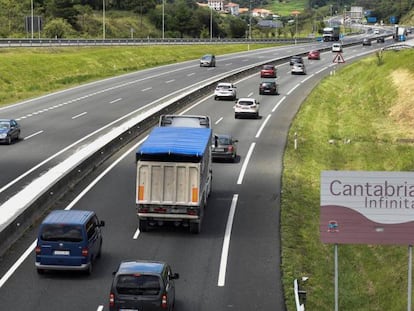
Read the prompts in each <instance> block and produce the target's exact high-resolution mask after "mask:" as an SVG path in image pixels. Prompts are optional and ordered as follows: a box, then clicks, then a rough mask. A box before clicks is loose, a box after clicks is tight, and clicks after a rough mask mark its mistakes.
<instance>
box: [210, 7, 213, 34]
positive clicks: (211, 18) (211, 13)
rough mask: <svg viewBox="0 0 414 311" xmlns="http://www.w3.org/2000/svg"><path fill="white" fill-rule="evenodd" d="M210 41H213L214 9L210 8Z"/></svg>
mask: <svg viewBox="0 0 414 311" xmlns="http://www.w3.org/2000/svg"><path fill="white" fill-rule="evenodd" d="M210 41H213V8H212V7H210Z"/></svg>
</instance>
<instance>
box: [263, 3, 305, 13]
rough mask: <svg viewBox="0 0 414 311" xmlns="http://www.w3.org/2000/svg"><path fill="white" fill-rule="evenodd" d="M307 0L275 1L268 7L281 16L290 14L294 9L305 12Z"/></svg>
mask: <svg viewBox="0 0 414 311" xmlns="http://www.w3.org/2000/svg"><path fill="white" fill-rule="evenodd" d="M307 2H308V1H307V0H285V1H282V2H280V1H273V2H272V4H269V5H268V6H266V8H267V9H269V10H271V11H272V12H273V13H275V14H277V15H279V16H290V15H292V12H293V11H299V12H303V11H304V9H305V8H306V6H307Z"/></svg>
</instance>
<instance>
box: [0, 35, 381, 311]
mask: <svg viewBox="0 0 414 311" xmlns="http://www.w3.org/2000/svg"><path fill="white" fill-rule="evenodd" d="M386 42H387V41H386ZM325 44H329V43H314V44H307V45H300V46H293V47H292V46H290V47H284V48H277V49H276V48H275V49H269V50H266V51H260V52H259V51H251V52H248V53H241V54H237V55H233V56H232V55H228V56H223V57H219V58H218V63H217V67H216V68H211V69H207V68H199V67H198V62H197V61H192V62H187V63H185V64H176V65H172V66H167V67H162V68H154V69H151V70H145V71H143V72H139V73H135V74H131V75H127V76H123V77H119V78H115V79H108V80H106V81H103V82H97V83H93V84H90V85H88V86H85V87H80V88H76V89H73V90H69V91H65V92H60V93H57V94H53V95H50V96H47V97H43V98H41V99H38V100H33V101H30V102H28V103H24V104H21V105H17V106H13V107H10V108H7V109H3V110H1V111H0V114H1V116H5V114H6V113H7V114H11V115H12V116H19V119H20V123H21V124H22V126H23V128H24V131H25V132H24V136H26V137H29V138H28V139H25V140H23V141H21V142H19V143H17V144H15V145H12V146H1V148H2V155H1V158H0V161H1V162H0V163H1V165H3V166H4V167H5V168H6V169H5V172H4V174H2V177H1V185H2V186H4V185H7V184H8V183H10V182H12V181H13V180H15V179H16V178H17V176H20V175H21V174H24V173H25V172H26V171H27V170H28V169H30V168H31V167H34V166H36V165H37V164H38V163H40V162H41V161H44V160H45V159H47V158H50V157H52V156H53V155H54V154H56V153H58V152H60V151H61V150H62V148H63V149H64V148H66V147H67V146H69V145H72V144H75V143H76V142H77V141H79V140H81V139H82V138H83V137H85V136H88V135H89V134H90V133H92V132H94V131H97V130H98V129H100V128H102V127H104V126H105V125H107V124H108V123H110V122H113V121H114V120H117V119H119V118H121V117H122V116H124V115H126V114H128V113H130V112H131V111H133V110H135V109H139V107H142V106H144V105H146V104H148V103H150V102H152V101H155V100H156V99H158V98H160V97H163V96H169V94H171V93H174V92H175V91H177V90H179V89H182V88H183V87H184V86H188V85H193V84H194V83H197V82H201V81H203V80H205V79H208V78H210V77H213V76H214V75H217V74H220V73H224V72H226V71H229V70H232V69H235V68H238V67H241V66H245V65H247V64H253V63H256V62H259V61H265V60H266V58H267V59H274V58H276V57H281V56H283V55H293V54H298V53H300V52H305V51H309V50H310V49H313V48H317V47H320V46H321V45H325ZM378 46H379V45H377V44H376V43H373V45H372V46H369V47H362V46H361V45H356V46H354V47H349V48H345V50H344V53H343V55H344V58H345V60H346V62H352V60H354V59H357V58H359V57H363V56H365V55H366V54H369V53H372V52H373V51H374V50H375V49H376V48H378ZM332 59H333V54H332V53H331V52H330V51H329V52H326V53H323V54H322V60H320V61H316V60H315V61H308V60H305V64H306V66H307V72H308V74H307V75H305V76H299V75H297V76H296V75H295V76H293V75H291V74H290V71H289V65H288V64H287V63H286V64H283V65H280V66H278V83H279V85H280V90H279V92H280V95H278V96H273V95H269V96H260V95H258V85H259V82H260V78H259V73H257V74H255V75H252V76H250V77H247V78H244V79H242V80H240V81H238V82H237V83H236V85H237V88H238V97H247V96H253V97H256V98H258V99H259V101H260V103H261V105H260V115H261V117H260V118H259V119H237V120H236V119H234V112H233V108H232V107H233V102H232V101H215V100H214V99H213V97H211V96H210V97H207V98H205V99H204V100H202V101H199V102H195V103H194V105H193V106H191V107H189V108H188V109H187V110H186V111H183V112H184V113H189V114H207V115H209V116H210V117H211V119H212V121H213V129H214V131H215V132H216V133H230V134H232V135H234V136H235V137H236V138H238V139H239V149H238V153H239V155H240V159H239V161H237V162H236V163H214V165H213V191H212V195H211V197H210V199H209V202H208V208H207V210H206V214H205V218H204V222H203V227H202V232H201V233H200V234H199V235H193V234H190V233H189V232H188V230H185V229H183V228H173V227H169V226H165V227H159V228H155V229H154V230H151V231H149V232H145V233H140V232H139V230H138V228H137V225H138V224H137V218H136V214H135V200H134V197H135V161H134V160H135V154H134V151H135V149H136V147H137V146H138V144H139V143H140V140H141V139H142V138H143V137H144V136H145V135H143V136H142V137H140V138H139V139H137V140H136V141H135V142H134V143H133V144H130V145H128V146H127V147H125V148H124V149H123V150H121V151H120V152H119V153H118V154H116V155H114V157H113V158H111V161H108V163H106V164H105V166H104V167H102V168H101V169H100V170H99V171H97V172H96V174H95V176H93V177H94V178H95V177H96V178H97V179H94V178H92V177H91V179H90V180H89V179H88V180H85V181H84V183H83V184H82V185H80V186H79V189H78V190H77V191H75V192H76V193H71V194H70V195H68V196H67V198H65V199H64V200H62V201H61V202H59V205H58V206H57V207H58V208H73V209H91V210H94V211H96V212H97V214H98V216H99V217H100V218H101V219H103V220H105V222H106V226H105V227H104V228H103V231H104V245H103V253H102V258H100V259H99V260H98V261H97V262H96V265H95V266H94V271H93V273H92V275H91V276H89V277H88V276H85V275H82V274H78V273H47V274H45V275H42V276H39V275H37V273H36V271H35V268H34V252H33V242H34V241H35V238H36V226H33V228H32V229H31V230H29V231H28V232H27V233H26V234H25V236H24V237H22V238H21V240H19V242H18V243H16V245H15V246H14V247H13V248H12V249H11V250H10V251H9V252H7V254H6V255H5V256H3V258H2V264H1V266H0V277H1V279H0V296H1V297H2V304H1V310H19V311H25V310H39V311H40V310H41V311H48V310H68V311H69V310H108V298H109V297H108V296H109V288H110V284H111V279H112V271H114V270H115V269H116V266H117V264H118V263H119V262H120V261H121V260H123V259H156V260H165V261H167V262H169V263H170V264H171V266H172V268H173V270H174V272H179V273H180V279H179V280H177V281H176V310H180V311H194V310H200V311H202V310H218V311H221V310H229V309H230V310H241V311H244V310H246V311H247V310H285V303H284V300H283V289H282V281H281V271H280V261H281V257H280V255H281V253H280V240H281V237H280V231H279V211H280V188H281V174H282V157H283V150H284V147H285V145H286V144H287V143H292V142H287V141H286V137H287V132H288V130H289V126H290V123H291V121H292V119H293V118H294V116H295V114H296V112H297V110H298V109H299V107H300V104H301V102H302V101H303V99H304V98H305V97H306V95H307V94H309V92H310V91H311V90H312V89H313V87H314V86H315V85H316V84H317V83H318V82H319V80H320V79H321V78H322V77H324V76H327V75H329V74H333V72H334V70H335V68H336V67H338V66H343V65H338V64H334V63H332ZM62 102H68V104H65V105H63V106H60V107H57V108H54V109H51V110H46V109H48V107H49V109H50V107H53V106H55V105H59V103H62ZM37 111H43V112H39V113H38V114H34V113H33V112H37ZM74 117H76V118H74ZM34 133H39V134H38V135H35V136H30V135H33V134H34ZM3 147H5V148H3ZM3 149H4V152H3ZM30 151H31V153H30ZM33 153H34V155H33V158H32V156H30V158H28V157H27V154H33ZM25 155H26V156H25ZM10 159H14V160H13V161H14V163H13V164H12V165H11V164H10ZM58 160H59V157H56V158H54V159H51V160H50V161H49V162H48V163H47V164H46V166H50V165H52V164H53V163H56V162H57V161H58ZM6 162H7V166H6V165H5V163H6ZM43 169H45V168H43ZM82 190H84V191H82ZM78 195H79V196H78ZM25 251H27V254H28V255H27V256H24V255H23V256H22V254H23V252H25ZM15 263H17V264H15ZM13 264H15V265H14V266H13ZM292 281H293V280H292ZM292 284H293V283H292Z"/></svg>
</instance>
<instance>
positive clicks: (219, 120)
mask: <svg viewBox="0 0 414 311" xmlns="http://www.w3.org/2000/svg"><path fill="white" fill-rule="evenodd" d="M221 120H223V117H221V118H220V119H218V120H217V121H216V122H214V124H215V125H217V124H219V123H220V122H221Z"/></svg>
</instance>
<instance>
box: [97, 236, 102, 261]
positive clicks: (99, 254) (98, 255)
mask: <svg viewBox="0 0 414 311" xmlns="http://www.w3.org/2000/svg"><path fill="white" fill-rule="evenodd" d="M101 254H102V240H101V243H100V244H99V250H98V254H96V258H101Z"/></svg>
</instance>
